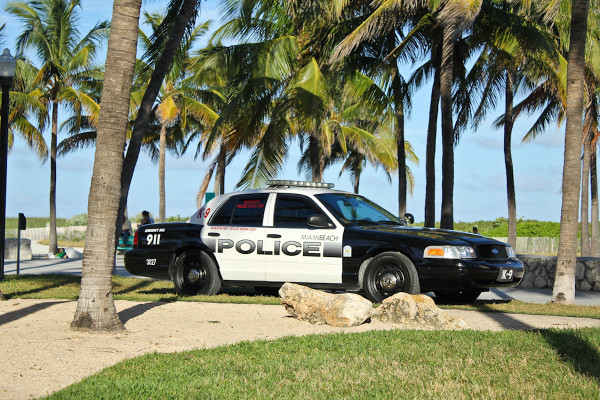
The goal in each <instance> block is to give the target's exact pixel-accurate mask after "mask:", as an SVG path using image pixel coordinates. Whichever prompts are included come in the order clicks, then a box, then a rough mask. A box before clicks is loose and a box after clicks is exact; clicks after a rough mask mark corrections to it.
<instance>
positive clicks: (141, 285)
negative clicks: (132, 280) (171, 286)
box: [115, 280, 153, 294]
mask: <svg viewBox="0 0 600 400" xmlns="http://www.w3.org/2000/svg"><path fill="white" fill-rule="evenodd" d="M152 282H153V281H149V280H144V281H142V282H138V283H136V284H135V285H133V286H130V287H127V288H123V289H119V290H118V291H115V294H126V293H132V292H135V291H136V290H138V289H142V288H145V287H146V286H150V285H151V284H152ZM140 293H146V292H140Z"/></svg>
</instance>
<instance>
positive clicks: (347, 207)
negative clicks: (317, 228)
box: [316, 193, 405, 226]
mask: <svg viewBox="0 0 600 400" xmlns="http://www.w3.org/2000/svg"><path fill="white" fill-rule="evenodd" d="M316 197H317V199H319V201H320V202H321V203H323V205H324V206H325V207H326V208H327V210H329V211H330V212H331V213H332V214H333V215H334V216H335V217H336V218H337V219H338V220H339V221H340V222H341V223H342V224H343V225H346V226H348V225H379V224H384V225H405V223H404V219H400V218H398V217H396V216H394V215H393V214H392V213H390V212H389V211H387V210H385V209H384V208H382V207H381V206H379V205H377V204H375V203H373V202H372V201H370V200H367V199H365V198H364V197H362V196H359V195H356V194H352V193H323V194H318V195H316Z"/></svg>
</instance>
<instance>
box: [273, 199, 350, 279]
mask: <svg viewBox="0 0 600 400" xmlns="http://www.w3.org/2000/svg"><path fill="white" fill-rule="evenodd" d="M314 214H321V215H325V216H326V218H327V220H328V221H329V222H330V227H328V228H314V227H310V226H308V223H307V221H308V217H309V216H310V215H314ZM268 225H269V226H266V227H265V231H266V238H265V248H267V249H270V250H271V249H272V251H270V253H272V254H265V263H266V278H267V281H270V282H297V283H302V282H306V283H341V282H342V258H341V257H342V238H343V233H344V231H343V227H342V226H341V225H336V224H334V223H333V221H332V220H331V218H329V217H328V216H327V213H326V212H324V211H323V210H322V209H321V208H320V207H319V206H318V205H317V204H316V203H315V202H314V201H313V200H312V199H310V198H309V197H308V196H305V195H298V194H287V193H278V194H277V196H276V198H275V206H274V211H273V218H272V220H271V221H269V224H268Z"/></svg>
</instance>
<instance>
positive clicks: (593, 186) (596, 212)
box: [590, 144, 600, 257]
mask: <svg viewBox="0 0 600 400" xmlns="http://www.w3.org/2000/svg"><path fill="white" fill-rule="evenodd" d="M590 153H591V154H590V155H591V157H590V191H591V192H592V216H591V222H592V223H591V225H592V240H591V242H592V248H591V254H592V257H600V221H599V219H600V207H599V203H598V173H597V168H598V165H597V161H596V145H595V144H594V145H593V146H592V151H591V152H590Z"/></svg>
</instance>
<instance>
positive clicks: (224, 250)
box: [201, 193, 269, 281]
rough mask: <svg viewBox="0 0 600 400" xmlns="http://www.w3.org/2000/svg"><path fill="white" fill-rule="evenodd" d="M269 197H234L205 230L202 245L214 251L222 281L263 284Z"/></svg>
mask: <svg viewBox="0 0 600 400" xmlns="http://www.w3.org/2000/svg"><path fill="white" fill-rule="evenodd" d="M268 197H269V194H268V193H253V194H243V195H235V196H231V197H230V198H229V199H227V200H226V201H225V202H224V203H223V205H222V206H220V207H219V209H218V210H217V211H216V213H215V214H214V215H213V216H212V218H211V219H210V221H209V223H208V224H207V225H206V226H205V227H204V229H202V233H201V236H202V242H204V243H206V245H207V246H208V247H209V248H211V249H212V250H213V252H214V255H215V257H216V259H217V262H218V264H219V270H220V272H221V277H222V278H223V280H229V281H264V280H265V264H264V256H263V255H262V249H261V247H262V241H261V240H260V239H262V238H263V237H264V236H265V235H266V233H265V228H264V226H263V220H264V215H265V209H266V204H267V199H268Z"/></svg>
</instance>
